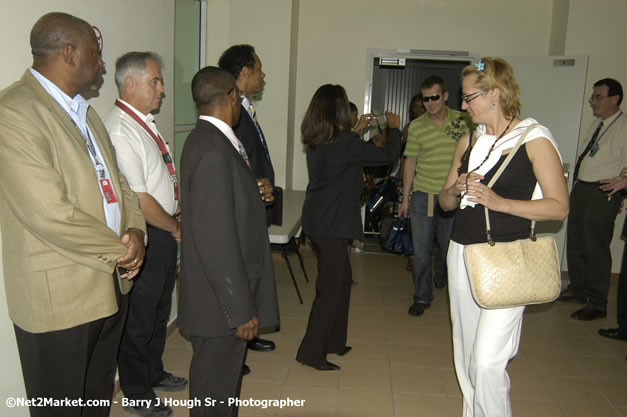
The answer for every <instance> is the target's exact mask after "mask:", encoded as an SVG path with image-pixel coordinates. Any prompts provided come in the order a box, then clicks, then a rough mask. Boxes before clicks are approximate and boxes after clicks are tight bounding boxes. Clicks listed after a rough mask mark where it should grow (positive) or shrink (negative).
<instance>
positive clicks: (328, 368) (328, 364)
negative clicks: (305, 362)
mask: <svg viewBox="0 0 627 417" xmlns="http://www.w3.org/2000/svg"><path fill="white" fill-rule="evenodd" d="M312 368H314V369H317V370H319V371H339V370H340V369H342V368H340V367H339V366H338V365H336V364H334V363H331V362H329V361H326V362H325V363H324V364H322V365H320V366H312Z"/></svg>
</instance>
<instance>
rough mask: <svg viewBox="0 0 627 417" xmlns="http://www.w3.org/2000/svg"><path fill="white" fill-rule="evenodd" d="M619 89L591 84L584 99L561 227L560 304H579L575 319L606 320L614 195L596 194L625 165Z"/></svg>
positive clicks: (626, 122) (614, 84) (626, 130)
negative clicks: (584, 122) (563, 278)
mask: <svg viewBox="0 0 627 417" xmlns="http://www.w3.org/2000/svg"><path fill="white" fill-rule="evenodd" d="M622 100H623V88H622V86H621V85H620V83H619V82H618V81H616V80H614V79H611V78H604V79H602V80H599V81H597V82H596V83H594V87H593V90H592V96H591V97H590V99H589V100H588V102H589V103H590V107H592V114H593V115H594V116H595V117H596V119H595V120H594V122H592V125H591V126H590V128H589V129H588V133H587V134H586V136H585V138H584V142H582V144H581V145H582V147H583V149H584V150H583V152H580V154H579V157H578V158H577V161H576V163H575V169H574V172H573V188H572V191H571V193H570V214H569V215H568V226H567V227H568V228H567V250H566V254H567V258H568V276H569V278H570V285H569V286H568V288H566V289H565V290H564V291H562V293H561V294H560V297H559V300H560V301H570V302H575V303H578V304H585V307H583V308H581V309H579V310H577V311H575V312H573V313H572V314H571V315H570V316H571V317H572V318H573V319H575V320H585V321H588V320H595V319H601V318H604V317H606V315H607V294H608V291H609V285H610V273H611V267H612V257H611V254H610V243H611V242H612V235H613V233H614V221H615V219H616V215H617V214H618V210H619V209H620V203H621V198H620V195H610V194H609V193H607V192H606V191H604V190H603V189H601V186H602V185H601V183H600V181H601V180H604V179H607V178H614V177H616V176H617V175H619V174H620V172H621V169H622V168H623V167H625V166H627V116H626V115H625V114H624V113H623V112H622V111H621V109H620V104H621V102H622Z"/></svg>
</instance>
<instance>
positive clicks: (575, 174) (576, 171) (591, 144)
mask: <svg viewBox="0 0 627 417" xmlns="http://www.w3.org/2000/svg"><path fill="white" fill-rule="evenodd" d="M602 128H603V122H601V123H599V126H597V128H596V130H595V131H594V133H593V134H592V138H591V139H590V142H588V146H586V149H584V150H583V153H582V154H581V155H580V156H579V159H577V164H576V165H575V173H574V174H573V181H577V176H578V175H579V167H581V161H583V158H585V157H586V155H588V153H590V149H592V147H593V146H594V144H595V143H596V141H597V137H598V136H599V132H600V131H601V129H602Z"/></svg>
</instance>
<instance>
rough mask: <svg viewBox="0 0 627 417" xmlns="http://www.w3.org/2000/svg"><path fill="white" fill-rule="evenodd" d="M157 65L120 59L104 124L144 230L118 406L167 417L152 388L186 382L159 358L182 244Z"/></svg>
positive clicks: (133, 56) (144, 58)
mask: <svg viewBox="0 0 627 417" xmlns="http://www.w3.org/2000/svg"><path fill="white" fill-rule="evenodd" d="M161 68H162V62H161V58H160V57H159V56H158V55H157V54H155V53H152V52H129V53H127V54H125V55H123V56H121V57H120V58H118V60H117V62H116V65H115V82H116V85H117V87H118V91H119V93H120V98H119V99H118V100H116V102H115V105H114V107H113V109H112V110H111V113H110V114H109V116H107V118H106V119H105V125H106V127H107V130H108V132H109V135H110V136H111V141H112V142H113V145H114V146H115V149H116V153H117V160H118V164H119V166H120V170H121V171H122V172H123V173H124V175H125V176H126V178H127V180H128V182H129V185H130V187H131V189H132V190H133V191H135V192H136V193H137V195H138V196H139V202H140V208H141V211H142V213H143V214H144V217H146V223H147V228H148V242H149V243H148V248H147V250H146V261H145V263H144V267H143V268H142V270H141V272H140V274H139V275H138V276H137V278H136V279H135V288H133V291H132V292H131V297H130V304H129V315H128V321H127V323H126V327H125V329H124V334H123V337H122V344H121V346H120V356H119V358H118V367H119V372H120V384H121V387H122V391H124V395H125V396H126V397H127V398H128V399H130V400H137V401H134V402H133V403H130V404H129V405H127V406H125V407H124V409H125V410H126V411H128V412H130V413H133V414H136V415H139V416H151V417H152V416H154V417H169V416H171V415H172V409H171V408H170V407H168V406H165V405H163V404H157V402H156V400H157V397H156V394H155V392H154V390H156V389H158V390H162V391H179V390H182V389H184V388H185V386H186V385H187V380H186V379H185V378H182V377H178V376H174V375H172V374H171V373H169V372H166V371H165V370H164V368H163V361H162V359H161V356H162V354H163V349H164V346H165V338H166V330H167V324H168V319H169V317H170V309H171V307H172V290H173V289H174V282H175V277H176V254H177V241H180V239H181V228H180V223H179V221H178V220H177V218H178V215H179V214H180V208H179V204H178V203H179V196H178V184H177V181H176V173H175V170H174V162H173V159H172V157H171V154H170V151H169V148H168V145H167V143H166V142H165V140H164V139H163V137H162V136H161V134H160V133H159V131H158V130H157V127H156V125H155V123H154V117H153V115H152V114H151V112H152V111H154V110H156V109H158V108H159V106H160V105H161V99H162V96H163V92H164V89H163V77H162V74H161ZM139 400H142V401H141V402H140V401H139Z"/></svg>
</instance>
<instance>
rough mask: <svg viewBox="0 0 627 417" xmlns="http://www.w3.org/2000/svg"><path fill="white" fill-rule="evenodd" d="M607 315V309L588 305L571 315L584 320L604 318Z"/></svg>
mask: <svg viewBox="0 0 627 417" xmlns="http://www.w3.org/2000/svg"><path fill="white" fill-rule="evenodd" d="M606 316H607V312H606V311H605V310H597V309H596V308H593V307H588V306H586V307H584V308H582V309H579V310H577V311H575V312H574V313H573V314H571V315H570V317H572V318H574V319H575V320H582V321H590V320H597V319H603V318H605V317H606Z"/></svg>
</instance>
